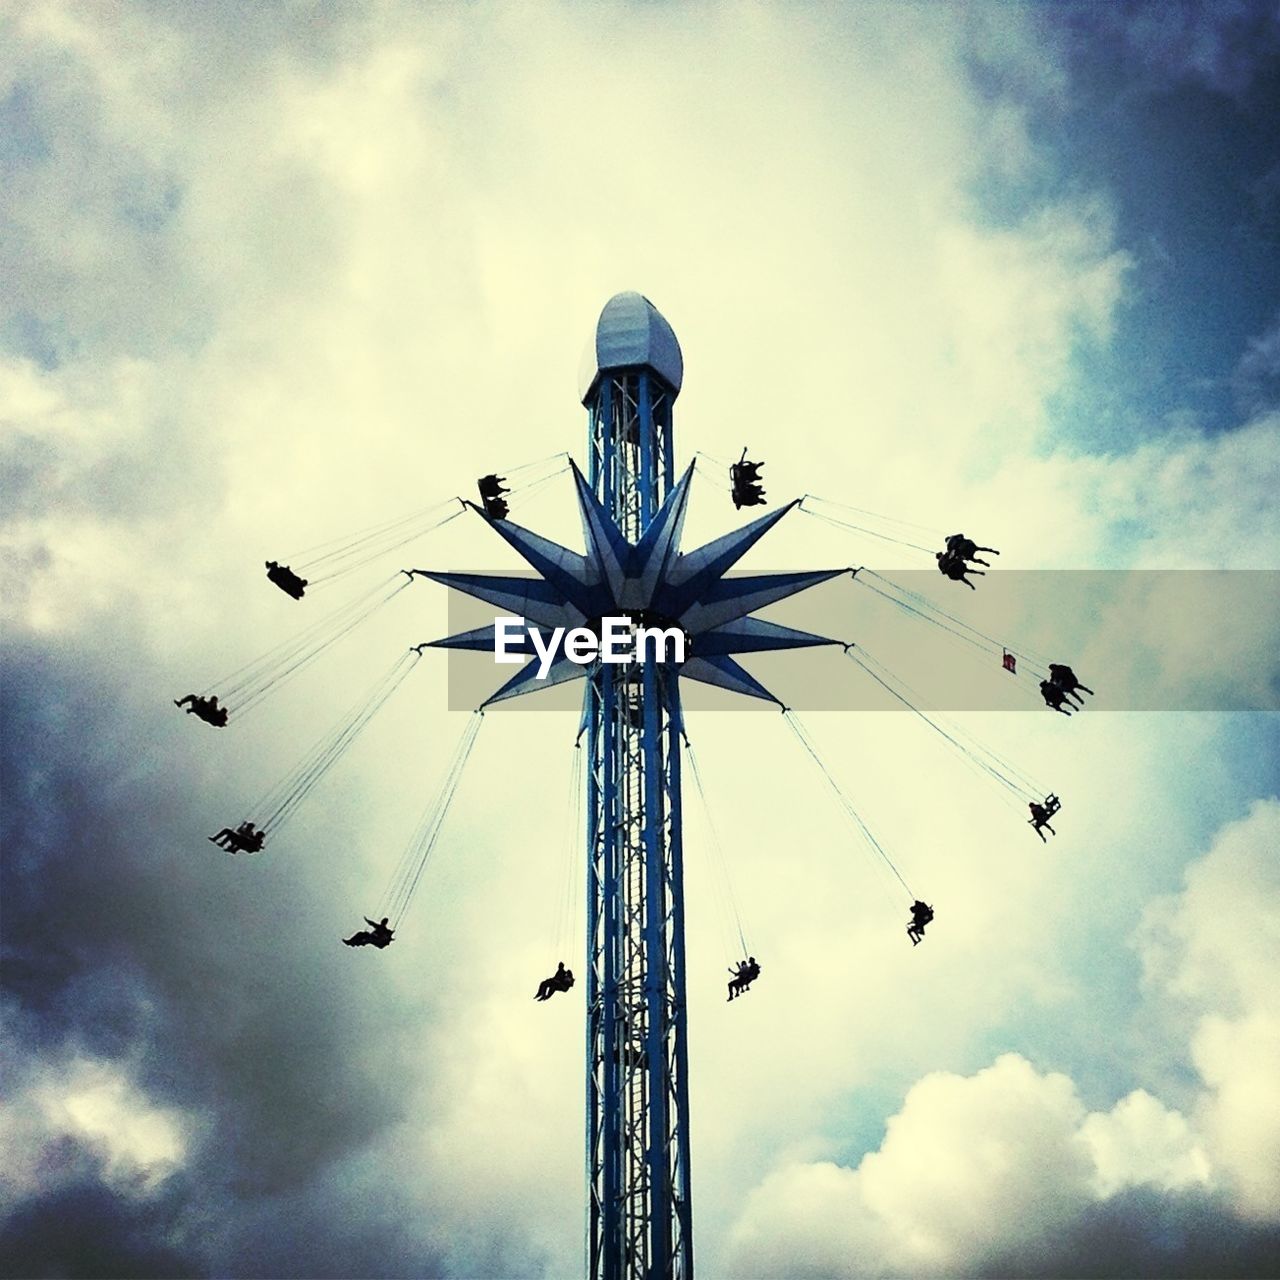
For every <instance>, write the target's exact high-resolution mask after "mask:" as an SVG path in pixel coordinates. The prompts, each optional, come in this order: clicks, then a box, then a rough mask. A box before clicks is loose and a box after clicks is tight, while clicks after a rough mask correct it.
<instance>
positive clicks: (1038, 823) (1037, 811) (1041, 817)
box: [1027, 800, 1058, 844]
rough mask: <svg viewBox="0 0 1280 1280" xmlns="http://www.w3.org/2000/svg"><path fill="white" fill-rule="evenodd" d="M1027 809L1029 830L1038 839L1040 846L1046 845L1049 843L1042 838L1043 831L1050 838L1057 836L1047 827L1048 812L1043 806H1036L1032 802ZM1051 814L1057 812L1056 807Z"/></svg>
mask: <svg viewBox="0 0 1280 1280" xmlns="http://www.w3.org/2000/svg"><path fill="white" fill-rule="evenodd" d="M1027 807H1028V808H1029V809H1030V810H1031V818H1030V822H1031V830H1032V831H1034V832H1035V833H1036V835H1038V836H1039V837H1040V840H1041V843H1042V844H1048V843H1049V842H1048V841H1047V840H1046V839H1045V838H1044V833H1045V831H1047V832H1048V833H1049V834H1050V835H1051V836H1056V835H1057V834H1058V833H1057V832H1056V831H1055V830H1054V829H1053V828H1052V827H1051V826H1050V825H1049V817H1050V813H1049V810H1048V809H1046V808H1045V806H1044V805H1042V804H1037V803H1036V802H1035V801H1034V800H1033V801H1032V802H1031V803H1030V805H1028V806H1027ZM1053 812H1054V813H1056V812H1057V807H1056V806H1055V808H1054V810H1053ZM1042 828H1043V830H1042Z"/></svg>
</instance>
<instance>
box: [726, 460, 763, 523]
mask: <svg viewBox="0 0 1280 1280" xmlns="http://www.w3.org/2000/svg"><path fill="white" fill-rule="evenodd" d="M763 466H764V463H763V462H748V461H747V451H746V449H743V451H742V457H741V458H739V459H738V461H737V462H735V463H734V464H733V465H732V466H731V467H730V468H729V481H730V483H731V484H732V486H733V505H734V506H735V507H736V508H737V509H738V510H739V511H740V510H742V508H743V507H762V506H764V487H763V486H762V485H761V483H760V468H761V467H763Z"/></svg>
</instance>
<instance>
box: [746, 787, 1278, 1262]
mask: <svg viewBox="0 0 1280 1280" xmlns="http://www.w3.org/2000/svg"><path fill="white" fill-rule="evenodd" d="M1278 836H1280V804H1278V803H1276V802H1274V801H1268V802H1259V803H1257V804H1256V805H1255V806H1254V808H1253V811H1252V812H1251V813H1250V815H1249V816H1248V817H1247V818H1245V819H1243V820H1241V821H1239V822H1235V823H1231V824H1229V825H1228V826H1226V827H1224V828H1223V829H1222V830H1221V831H1220V832H1219V833H1218V835H1217V836H1216V838H1215V839H1214V841H1213V844H1212V846H1211V848H1210V849H1209V851H1208V853H1206V854H1205V855H1204V856H1203V857H1202V858H1201V859H1199V860H1198V861H1197V862H1196V863H1194V864H1193V866H1192V867H1191V868H1190V869H1189V871H1188V873H1187V877H1186V879H1187V887H1186V889H1185V890H1184V891H1183V892H1182V893H1180V894H1178V895H1174V896H1171V897H1168V898H1166V899H1163V900H1161V901H1159V902H1157V903H1154V904H1152V906H1151V907H1150V908H1149V909H1148V910H1147V912H1146V914H1145V917H1144V920H1143V924H1142V928H1141V931H1140V935H1139V936H1140V946H1141V949H1142V954H1143V958H1144V962H1145V965H1146V969H1147V980H1148V985H1149V987H1150V988H1151V990H1152V993H1153V995H1154V997H1155V998H1156V999H1157V1000H1158V1001H1161V1002H1163V1001H1167V1000H1174V1001H1176V1002H1179V1003H1181V1004H1185V1005H1187V1006H1189V1007H1190V1008H1191V1009H1193V1010H1213V1012H1202V1013H1201V1014H1200V1016H1199V1017H1198V1018H1197V1019H1196V1020H1195V1022H1194V1025H1193V1026H1192V1028H1191V1038H1190V1044H1189V1046H1188V1054H1189V1057H1190V1058H1191V1060H1192V1061H1193V1063H1194V1065H1195V1067H1196V1069H1197V1070H1198V1071H1199V1073H1200V1075H1201V1077H1202V1080H1203V1082H1204V1086H1205V1088H1204V1090H1203V1092H1202V1093H1201V1095H1200V1096H1199V1098H1198V1099H1197V1100H1196V1103H1195V1106H1194V1110H1193V1113H1192V1114H1191V1115H1190V1116H1188V1115H1184V1114H1182V1113H1181V1112H1180V1111H1178V1110H1175V1109H1172V1108H1170V1107H1168V1106H1166V1105H1165V1104H1164V1103H1163V1102H1161V1101H1160V1100H1159V1099H1158V1098H1156V1097H1154V1096H1153V1095H1152V1094H1151V1093H1149V1092H1148V1091H1147V1090H1145V1089H1135V1090H1134V1091H1133V1092H1131V1093H1129V1094H1128V1095H1127V1096H1126V1097H1124V1098H1122V1099H1120V1100H1119V1101H1118V1102H1117V1103H1116V1104H1115V1106H1114V1107H1112V1108H1111V1110H1110V1111H1106V1112H1092V1113H1087V1111H1086V1108H1085V1106H1084V1104H1083V1102H1082V1101H1081V1099H1080V1096H1079V1092H1078V1090H1077V1087H1076V1085H1075V1083H1074V1082H1073V1081H1072V1080H1071V1079H1070V1078H1069V1077H1067V1076H1065V1075H1062V1074H1060V1073H1056V1072H1046V1073H1042V1072H1040V1071H1038V1070H1036V1068H1035V1067H1034V1066H1033V1065H1032V1064H1031V1063H1030V1062H1028V1061H1027V1060H1026V1059H1025V1058H1024V1057H1022V1056H1020V1055H1018V1054H1004V1055H1002V1056H1001V1057H999V1058H997V1059H996V1061H995V1062H994V1063H993V1064H992V1065H991V1066H990V1067H987V1068H985V1069H983V1070H981V1071H978V1072H976V1073H975V1074H973V1075H971V1076H960V1075H955V1074H952V1073H949V1072H932V1073H930V1074H928V1075H926V1076H924V1077H923V1078H922V1079H920V1080H919V1081H917V1082H916V1083H915V1084H914V1085H913V1086H912V1087H911V1088H910V1090H909V1091H908V1092H907V1094H906V1097H905V1099H904V1100H903V1104H902V1107H901V1109H900V1110H899V1111H898V1112H897V1114H895V1115H893V1116H891V1117H890V1118H889V1120H888V1122H887V1124H886V1126H885V1133H884V1138H883V1140H882V1142H881V1144H880V1146H879V1148H878V1149H877V1150H874V1151H871V1152H869V1153H868V1154H867V1155H865V1156H864V1157H863V1158H862V1160H861V1161H860V1162H859V1163H858V1164H857V1166H856V1167H853V1168H846V1167H841V1166H840V1165H837V1164H834V1163H831V1162H829V1161H824V1162H818V1163H812V1162H792V1163H784V1164H782V1165H781V1166H780V1167H778V1168H776V1169H775V1170H774V1171H773V1172H772V1173H771V1174H769V1175H768V1176H767V1177H766V1178H765V1180H764V1181H763V1182H762V1183H761V1184H760V1186H758V1187H757V1188H756V1189H755V1190H754V1191H752V1192H751V1194H750V1195H749V1196H748V1197H747V1200H746V1202H745V1204H744V1206H743V1208H742V1211H741V1213H740V1215H739V1218H738V1220H737V1222H736V1224H735V1226H734V1228H733V1232H732V1240H731V1243H732V1249H733V1254H732V1261H731V1266H730V1270H731V1271H732V1272H733V1273H734V1274H747V1273H750V1274H754V1275H762V1276H768V1275H778V1276H784V1275H797V1274H809V1273H813V1274H821V1275H886V1274H894V1275H898V1274H901V1275H918V1274H924V1273H930V1274H961V1273H969V1272H972V1271H973V1270H975V1269H978V1268H980V1267H981V1265H982V1263H983V1261H984V1259H988V1258H992V1257H997V1256H1009V1255H1011V1254H1012V1255H1014V1256H1016V1255H1017V1254H1018V1252H1019V1251H1023V1250H1028V1249H1034V1248H1035V1247H1036V1246H1037V1245H1039V1246H1043V1245H1044V1244H1046V1243H1048V1242H1052V1241H1053V1240H1055V1238H1062V1237H1064V1236H1065V1235H1066V1234H1068V1233H1069V1232H1070V1230H1071V1229H1072V1228H1073V1226H1074V1225H1075V1224H1076V1223H1077V1222H1078V1221H1079V1220H1080V1218H1081V1215H1082V1213H1083V1212H1084V1211H1085V1210H1086V1209H1088V1208H1089V1207H1090V1206H1091V1205H1094V1204H1097V1203H1099V1202H1100V1201H1104V1200H1106V1199H1109V1198H1110V1197H1112V1196H1115V1195H1117V1194H1118V1193H1120V1192H1122V1191H1125V1190H1128V1189H1130V1188H1135V1187H1147V1188H1151V1189H1153V1190H1155V1191H1160V1192H1170V1193H1172V1192H1180V1193H1181V1192H1187V1191H1195V1190H1199V1191H1201V1192H1203V1193H1205V1194H1217V1193H1219V1192H1221V1193H1222V1194H1223V1196H1224V1197H1225V1199H1224V1203H1225V1204H1227V1205H1228V1206H1229V1207H1230V1208H1231V1209H1233V1210H1234V1211H1235V1212H1236V1213H1237V1214H1239V1215H1240V1217H1241V1218H1242V1219H1245V1220H1249V1221H1259V1222H1274V1221H1276V1220H1277V1218H1280V1115H1277V1114H1276V1112H1275V1109H1274V1107H1269V1105H1268V1100H1269V1099H1270V1098H1271V1097H1272V1096H1273V1093H1274V1077H1275V1070H1276V1066H1277V1063H1278V1062H1280V1018H1278V1017H1277V1000H1278V997H1277V994H1276V987H1275V984H1274V973H1273V969H1274V957H1275V955H1276V954H1277V942H1278V941H1280V940H1278V939H1277V937H1276V930H1277V929H1278V928H1280V871H1277V861H1276V857H1275V854H1276V851H1277V849H1280V840H1278V838H1277V837H1278ZM1246 895H1247V898H1248V902H1247V904H1245V902H1244V901H1243V900H1244V898H1245V897H1246ZM1242 909H1243V913H1244V914H1243V916H1242ZM1242 919H1244V921H1245V923H1246V925H1247V926H1248V927H1244V928H1242V927H1241V922H1242Z"/></svg>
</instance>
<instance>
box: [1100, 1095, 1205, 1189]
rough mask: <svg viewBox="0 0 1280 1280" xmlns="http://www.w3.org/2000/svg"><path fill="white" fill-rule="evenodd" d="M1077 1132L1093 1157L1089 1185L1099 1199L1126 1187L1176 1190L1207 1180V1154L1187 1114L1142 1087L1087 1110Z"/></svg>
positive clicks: (1203, 1182)
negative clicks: (1097, 1109)
mask: <svg viewBox="0 0 1280 1280" xmlns="http://www.w3.org/2000/svg"><path fill="white" fill-rule="evenodd" d="M1080 1137H1081V1139H1082V1140H1083V1142H1084V1144H1085V1146H1086V1147H1087V1148H1088V1149H1089V1153H1090V1155H1091V1156H1092V1158H1093V1164H1094V1176H1093V1181H1092V1186H1093V1190H1094V1192H1095V1193H1096V1194H1097V1195H1099V1196H1101V1197H1103V1198H1104V1199H1105V1198H1106V1197H1107V1196H1112V1195H1115V1193H1116V1192H1117V1191H1121V1190H1123V1189H1124V1188H1126V1187H1138V1186H1154V1187H1158V1188H1160V1189H1161V1190H1163V1191H1177V1190H1180V1189H1182V1188H1184V1187H1195V1186H1206V1185H1208V1183H1209V1182H1210V1177H1211V1171H1210V1164H1209V1158H1208V1157H1207V1156H1206V1155H1205V1153H1204V1150H1203V1149H1202V1147H1201V1146H1200V1144H1199V1141H1198V1140H1197V1138H1196V1136H1195V1134H1194V1132H1193V1131H1192V1128H1191V1125H1190V1124H1189V1123H1188V1122H1187V1118H1186V1117H1185V1116H1184V1115H1182V1114H1181V1113H1180V1112H1177V1111H1171V1110H1169V1108H1168V1107H1166V1106H1165V1105H1164V1104H1163V1103H1162V1102H1161V1101H1160V1100H1159V1099H1158V1098H1154V1097H1152V1096H1151V1094H1149V1093H1148V1092H1147V1091H1146V1090H1145V1089H1135V1090H1134V1091H1133V1092H1132V1093H1131V1094H1129V1095H1128V1097H1125V1098H1121V1099H1120V1101H1119V1102H1117V1103H1116V1105H1115V1106H1114V1107H1112V1109H1111V1110H1110V1111H1108V1112H1105V1113H1103V1112H1095V1113H1094V1114H1092V1115H1090V1116H1087V1117H1086V1118H1085V1121H1084V1123H1083V1124H1082V1125H1081V1126H1080Z"/></svg>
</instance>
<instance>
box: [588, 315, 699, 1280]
mask: <svg viewBox="0 0 1280 1280" xmlns="http://www.w3.org/2000/svg"><path fill="white" fill-rule="evenodd" d="M683 372H684V370H683V361H682V357H681V354H680V347H679V344H678V342H677V341H676V337H675V334H674V333H673V332H672V330H671V326H670V325H669V324H668V323H667V322H666V320H665V319H664V318H663V317H662V315H661V314H660V313H659V312H658V311H657V310H656V308H654V307H653V305H652V304H651V303H650V302H648V300H647V299H645V298H642V297H641V296H640V295H639V294H635V293H627V294H619V295H617V296H616V297H615V298H613V299H611V300H610V302H609V303H608V304H607V305H606V306H605V309H604V311H603V312H602V313H601V316H600V320H599V322H598V324H597V327H596V333H595V337H594V340H593V342H592V344H591V346H590V347H589V349H588V353H587V360H586V362H585V364H584V370H583V375H584V376H583V388H582V389H583V395H582V399H583V403H584V404H585V405H586V406H587V408H588V411H589V415H590V416H589V426H588V455H589V465H588V477H587V478H588V481H589V483H590V485H591V487H592V489H593V491H594V492H595V494H596V496H597V497H598V498H599V499H600V501H601V503H602V504H603V505H604V507H605V509H606V510H607V511H608V512H609V514H610V515H611V516H612V517H613V519H614V520H615V522H616V523H617V525H618V528H619V529H620V530H621V531H622V533H623V535H624V536H625V538H626V540H627V541H628V542H629V543H632V544H635V543H636V542H638V541H639V540H640V538H641V536H642V535H643V533H644V531H645V530H646V529H647V528H648V526H649V523H650V521H651V520H652V519H653V517H654V515H655V513H656V512H657V510H658V508H659V507H660V506H661V504H662V501H663V499H664V498H665V497H666V495H667V493H668V492H669V491H670V490H671V488H672V487H673V485H674V483H675V471H674V459H673V454H672V406H673V404H674V401H675V398H676V396H677V395H678V394H679V391H680V384H681V381H682V379H683ZM584 697H585V699H586V706H585V712H586V721H587V750H588V765H589V768H588V785H587V837H588V845H589V848H588V853H589V858H588V870H587V877H588V883H587V1046H586V1047H587V1175H588V1180H589V1187H588V1218H589V1221H588V1268H589V1275H590V1276H591V1278H592V1280H622V1278H623V1277H626V1278H628V1280H631V1278H633V1277H646V1278H653V1280H660V1278H663V1280H664V1278H666V1277H679V1278H681V1280H689V1277H691V1276H692V1274H693V1234H692V1221H693V1220H692V1208H691V1202H690V1188H689V1101H688V1083H687V1073H688V1049H687V1039H686V1025H687V1024H686V1005H685V969H684V891H683V880H682V874H683V863H682V847H681V827H680V698H679V688H678V681H677V678H676V674H675V671H674V670H673V669H671V668H665V667H663V666H661V665H659V664H658V663H657V662H656V661H654V660H652V659H650V660H649V661H646V662H644V663H633V664H631V665H630V666H606V665H601V666H600V667H599V668H598V669H597V670H596V671H595V673H594V674H593V675H592V676H591V678H590V679H589V680H588V682H587V688H586V692H585V694H584Z"/></svg>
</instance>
